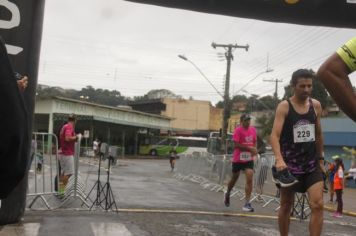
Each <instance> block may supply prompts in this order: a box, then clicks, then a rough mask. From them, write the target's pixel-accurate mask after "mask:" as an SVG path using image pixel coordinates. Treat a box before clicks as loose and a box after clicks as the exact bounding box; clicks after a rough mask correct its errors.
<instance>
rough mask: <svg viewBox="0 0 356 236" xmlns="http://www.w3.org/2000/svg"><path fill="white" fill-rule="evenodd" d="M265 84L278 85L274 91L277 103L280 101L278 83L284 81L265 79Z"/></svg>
mask: <svg viewBox="0 0 356 236" xmlns="http://www.w3.org/2000/svg"><path fill="white" fill-rule="evenodd" d="M263 81H264V82H273V83H276V88H275V90H274V98H275V99H276V101H277V100H278V83H279V82H283V80H282V79H281V80H279V79H266V80H265V79H264V80H263Z"/></svg>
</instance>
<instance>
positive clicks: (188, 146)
mask: <svg viewBox="0 0 356 236" xmlns="http://www.w3.org/2000/svg"><path fill="white" fill-rule="evenodd" d="M206 148H207V138H202V137H184V136H169V137H157V136H146V137H144V139H143V140H142V141H141V144H140V145H139V154H140V155H151V156H166V155H169V152H170V151H171V150H172V149H174V150H176V152H177V154H183V153H184V154H189V153H193V152H206V151H207V149H206Z"/></svg>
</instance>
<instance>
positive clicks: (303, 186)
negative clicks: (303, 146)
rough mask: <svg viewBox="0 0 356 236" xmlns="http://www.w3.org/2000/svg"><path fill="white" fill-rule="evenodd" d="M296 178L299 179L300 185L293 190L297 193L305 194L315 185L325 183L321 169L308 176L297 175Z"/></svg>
mask: <svg viewBox="0 0 356 236" xmlns="http://www.w3.org/2000/svg"><path fill="white" fill-rule="evenodd" d="M295 177H296V178H297V179H298V183H296V184H295V185H293V186H292V187H291V188H292V189H293V190H294V191H295V192H297V193H305V192H306V191H307V190H308V189H309V188H310V187H311V186H312V185H313V184H315V183H317V182H322V181H323V174H322V172H321V170H320V168H317V169H316V170H315V171H314V172H311V173H308V174H303V175H295Z"/></svg>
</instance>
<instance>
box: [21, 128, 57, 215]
mask: <svg viewBox="0 0 356 236" xmlns="http://www.w3.org/2000/svg"><path fill="white" fill-rule="evenodd" d="M32 137H33V138H32V141H31V166H30V171H29V181H28V184H29V188H28V192H27V197H28V198H29V199H31V198H33V199H32V200H31V202H30V204H29V208H32V207H33V205H34V204H35V202H36V201H37V200H38V199H41V200H42V202H43V203H44V204H45V206H46V207H47V208H48V209H51V207H50V205H49V203H48V200H47V199H46V197H47V196H53V195H55V194H57V190H56V189H58V181H57V182H55V181H54V179H55V176H57V178H58V176H59V165H58V161H57V157H58V151H57V150H58V140H57V137H56V135H54V134H50V133H37V132H34V133H33V135H32ZM32 177H33V178H32Z"/></svg>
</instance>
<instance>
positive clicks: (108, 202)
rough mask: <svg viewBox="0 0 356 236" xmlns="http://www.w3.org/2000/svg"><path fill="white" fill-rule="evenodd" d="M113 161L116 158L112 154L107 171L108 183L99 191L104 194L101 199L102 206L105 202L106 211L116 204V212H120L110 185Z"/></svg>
mask: <svg viewBox="0 0 356 236" xmlns="http://www.w3.org/2000/svg"><path fill="white" fill-rule="evenodd" d="M113 161H114V158H113V157H112V156H109V159H108V169H107V171H106V174H107V178H106V183H105V185H104V187H103V188H102V189H101V191H100V193H99V195H101V193H103V194H104V199H102V200H101V202H100V206H102V205H101V204H102V203H105V205H104V210H106V211H107V210H109V209H111V208H112V207H113V206H115V209H116V213H118V209H117V205H116V202H115V196H114V193H113V191H112V189H111V185H110V169H111V162H113Z"/></svg>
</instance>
